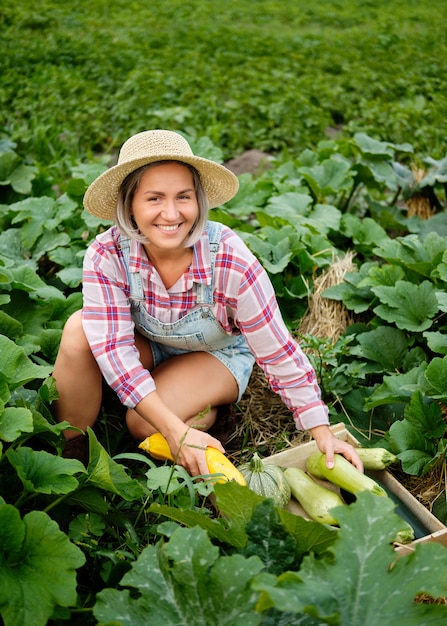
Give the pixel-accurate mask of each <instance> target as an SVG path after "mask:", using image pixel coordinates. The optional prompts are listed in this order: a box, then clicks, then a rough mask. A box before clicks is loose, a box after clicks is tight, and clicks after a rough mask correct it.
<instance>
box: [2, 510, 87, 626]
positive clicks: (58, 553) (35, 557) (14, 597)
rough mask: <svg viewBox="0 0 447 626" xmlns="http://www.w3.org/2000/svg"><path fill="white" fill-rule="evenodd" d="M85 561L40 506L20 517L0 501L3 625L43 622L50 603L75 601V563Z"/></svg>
mask: <svg viewBox="0 0 447 626" xmlns="http://www.w3.org/2000/svg"><path fill="white" fill-rule="evenodd" d="M84 562H85V557H84V555H83V554H82V552H81V550H80V549H79V548H78V547H77V546H75V545H73V544H72V543H70V541H69V539H68V537H67V536H66V535H65V534H64V533H63V532H61V531H60V530H59V527H58V525H57V524H56V522H54V521H53V520H52V519H50V518H49V517H48V515H47V514H46V513H43V512H41V511H31V512H30V513H28V514H27V515H25V516H24V518H23V520H22V519H20V514H19V511H18V510H17V509H16V508H15V507H13V506H11V505H9V504H0V614H1V616H2V618H3V623H4V626H18V625H19V624H20V626H45V625H46V624H47V623H48V620H49V618H50V617H51V614H52V613H53V610H54V608H55V607H56V606H62V607H68V606H70V605H74V604H75V602H76V571H75V570H76V569H77V568H79V567H81V566H82V565H83V564H84Z"/></svg>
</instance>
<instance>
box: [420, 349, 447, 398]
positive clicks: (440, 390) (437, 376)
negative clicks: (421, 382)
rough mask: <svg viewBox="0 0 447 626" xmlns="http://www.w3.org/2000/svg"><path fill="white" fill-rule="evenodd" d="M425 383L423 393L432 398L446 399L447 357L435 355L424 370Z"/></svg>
mask: <svg viewBox="0 0 447 626" xmlns="http://www.w3.org/2000/svg"><path fill="white" fill-rule="evenodd" d="M425 378H426V381H427V385H426V387H425V393H426V394H427V395H429V396H431V397H432V398H438V399H440V400H446V399H447V386H446V385H447V357H443V358H442V359H441V358H439V357H435V358H434V359H432V360H431V361H430V363H429V364H428V366H427V370H426V372H425Z"/></svg>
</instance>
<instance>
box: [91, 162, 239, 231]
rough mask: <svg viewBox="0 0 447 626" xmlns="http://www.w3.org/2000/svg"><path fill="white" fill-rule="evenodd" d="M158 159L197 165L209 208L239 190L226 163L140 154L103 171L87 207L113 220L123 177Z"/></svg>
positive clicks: (96, 214)
mask: <svg viewBox="0 0 447 626" xmlns="http://www.w3.org/2000/svg"><path fill="white" fill-rule="evenodd" d="M156 161H178V162H180V163H188V164H189V165H192V166H193V167H195V168H196V170H197V171H198V172H199V175H200V180H201V182H202V185H203V189H204V191H205V194H206V196H207V198H208V203H209V208H210V209H213V208H215V207H218V206H221V205H222V204H225V202H228V201H229V200H231V198H233V197H234V196H235V195H236V193H237V191H238V189H239V181H238V178H237V176H235V174H233V172H231V171H230V170H229V169H227V168H226V167H224V166H223V165H220V164H219V163H216V162H215V161H210V160H209V159H204V158H202V157H197V156H191V157H189V156H181V157H179V155H178V154H177V155H166V154H164V155H163V156H153V157H140V158H138V159H134V160H131V161H127V162H126V163H122V164H121V165H115V166H113V167H111V168H110V169H108V170H106V171H105V172H103V173H102V174H100V175H99V176H98V178H96V179H95V180H94V181H93V182H92V183H91V185H90V186H89V188H88V189H87V191H86V193H85V196H84V207H85V208H86V210H87V211H88V212H89V213H92V215H95V216H96V217H98V218H101V219H107V220H113V219H114V217H115V210H116V204H117V201H118V194H119V189H120V187H121V184H122V182H123V181H124V179H125V178H126V177H127V176H128V175H129V174H131V173H132V172H134V171H135V170H137V169H138V168H139V167H142V166H143V165H149V164H150V163H155V162H156Z"/></svg>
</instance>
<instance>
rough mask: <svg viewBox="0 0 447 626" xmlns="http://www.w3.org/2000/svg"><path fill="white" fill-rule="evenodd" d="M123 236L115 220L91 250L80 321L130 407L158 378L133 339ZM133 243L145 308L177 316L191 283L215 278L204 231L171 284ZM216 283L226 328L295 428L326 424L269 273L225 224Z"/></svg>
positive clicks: (163, 316) (190, 296) (189, 299)
mask: <svg viewBox="0 0 447 626" xmlns="http://www.w3.org/2000/svg"><path fill="white" fill-rule="evenodd" d="M118 240H119V231H118V229H117V227H116V226H113V227H111V228H110V229H109V230H107V231H106V232H104V233H102V234H101V235H99V236H98V237H97V238H96V240H95V241H94V242H93V243H92V244H91V245H90V246H89V248H88V250H87V253H86V256H85V260H84V274H83V296H84V305H83V326H84V330H85V333H86V335H87V339H88V341H89V343H90V346H91V349H92V351H93V354H94V356H95V359H96V360H97V362H98V365H99V367H100V369H101V372H102V374H103V376H104V378H105V380H106V381H107V383H108V384H109V385H110V386H111V387H112V388H113V389H114V390H115V392H116V393H117V394H118V397H119V398H120V400H121V402H122V403H123V404H124V405H125V406H128V407H134V406H135V405H136V404H138V402H140V401H141V400H142V399H143V398H144V397H145V396H147V395H148V394H149V393H151V392H152V391H154V390H155V384H154V380H153V378H152V376H151V374H150V373H149V372H148V371H147V370H146V369H144V368H143V366H142V365H141V363H140V360H139V355H138V351H137V350H136V348H135V345H134V324H133V321H132V318H131V311H130V304H129V293H130V288H129V283H128V280H127V276H126V270H125V266H124V262H123V259H122V253H121V250H120V249H119V246H118ZM130 246H131V247H130V267H132V268H134V269H135V271H138V272H139V273H140V276H141V278H142V280H143V284H144V287H145V296H146V301H145V306H146V307H147V311H148V313H149V314H150V315H151V316H153V317H155V318H157V319H159V320H160V321H162V322H168V323H172V322H175V321H177V320H178V319H180V318H181V317H182V316H183V315H185V313H187V312H188V311H189V310H190V309H191V308H192V307H194V305H195V297H194V291H193V289H192V287H193V283H194V282H198V283H201V282H203V283H205V284H210V283H211V280H212V276H211V264H210V251H209V240H208V235H207V233H206V232H204V234H203V235H202V237H201V239H200V240H199V242H198V243H197V244H195V246H194V254H193V261H192V263H191V266H190V267H189V268H188V270H187V271H186V272H185V274H184V275H183V276H182V277H181V278H180V279H179V280H178V281H177V283H176V284H175V285H173V286H172V287H171V288H169V289H166V288H165V286H164V285H163V282H162V280H161V278H160V276H159V275H158V273H157V271H156V270H155V269H154V268H153V267H152V265H151V264H150V262H149V260H148V258H147V256H146V253H145V251H144V247H143V245H142V244H141V243H139V242H137V241H131V244H130ZM213 282H214V300H215V303H214V307H213V312H214V314H215V316H216V318H217V319H218V320H219V322H220V323H221V325H222V327H223V328H224V330H225V331H226V332H228V333H229V334H234V333H236V334H239V332H240V333H242V334H243V335H244V337H245V338H246V340H247V343H248V345H249V347H250V350H251V351H252V353H253V355H254V357H255V359H256V362H257V363H258V364H259V365H260V367H261V368H262V369H263V371H264V373H265V375H266V378H267V380H268V382H269V384H270V386H271V388H272V389H273V391H275V392H276V393H278V394H279V395H280V396H281V398H282V400H283V402H284V403H285V404H286V406H287V407H289V408H290V410H291V411H292V413H293V417H294V419H295V422H296V426H297V428H299V429H308V428H313V427H315V426H319V425H321V424H328V416H327V407H326V406H325V404H324V403H323V402H322V401H321V394H320V389H319V387H318V383H317V380H316V376H315V372H314V370H313V368H312V367H311V365H310V363H309V361H308V359H307V357H306V356H305V355H304V353H303V352H302V350H301V348H300V347H299V345H298V344H297V342H296V341H295V340H294V339H293V338H292V336H291V335H290V333H289V331H288V330H287V327H286V325H285V323H284V321H283V319H282V316H281V313H280V311H279V307H278V303H277V301H276V297H275V293H274V290H273V287H272V284H271V282H270V279H269V277H268V275H267V273H266V272H265V270H264V269H263V267H262V266H261V264H260V263H259V261H258V260H257V259H256V257H255V256H254V255H253V254H252V253H251V252H250V250H249V249H248V248H247V246H246V245H245V244H244V242H243V241H242V239H241V238H240V237H239V236H238V235H237V234H236V233H234V232H233V231H232V230H230V229H229V228H227V227H226V226H224V227H223V230H222V239H221V242H220V246H219V250H218V252H217V256H216V263H215V269H214V281H213Z"/></svg>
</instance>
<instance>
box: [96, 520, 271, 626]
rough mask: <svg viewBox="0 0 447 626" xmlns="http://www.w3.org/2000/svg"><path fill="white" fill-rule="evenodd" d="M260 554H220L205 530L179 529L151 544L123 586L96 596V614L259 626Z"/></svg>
mask: <svg viewBox="0 0 447 626" xmlns="http://www.w3.org/2000/svg"><path fill="white" fill-rule="evenodd" d="M262 567H263V566H262V563H261V561H260V560H259V559H258V558H257V557H254V556H253V557H250V558H249V559H246V558H244V557H243V556H241V555H240V554H235V555H233V556H222V557H219V550H218V548H217V547H215V546H213V545H212V543H211V541H210V540H209V538H208V537H207V534H206V532H205V531H204V530H203V529H202V528H199V527H195V528H191V529H188V528H179V529H178V530H176V531H175V532H174V533H173V534H172V536H171V538H170V540H169V541H168V542H167V543H166V544H161V543H159V544H157V545H156V546H148V547H147V548H145V549H144V550H143V552H142V553H141V555H140V556H139V557H138V559H137V561H136V562H135V563H133V564H132V569H131V570H130V571H129V572H128V573H127V574H125V575H124V577H123V579H122V581H121V585H122V586H124V587H131V588H132V589H134V590H136V591H138V592H139V596H138V597H132V598H131V597H130V594H129V590H127V589H124V590H123V591H117V590H114V589H105V590H104V591H101V592H100V593H99V594H98V595H97V597H96V604H95V606H94V608H93V613H94V615H95V617H96V619H97V620H98V621H99V622H101V623H110V624H116V625H117V626H118V625H121V626H146V624H147V623H148V619H149V621H150V624H151V626H166V624H169V625H170V626H182V625H183V624H194V625H195V626H215V625H216V624H219V626H225V625H228V626H230V625H231V626H256V625H257V624H259V623H260V622H261V615H260V614H259V613H256V611H255V605H256V601H257V598H258V593H257V592H255V591H253V590H252V589H251V585H250V583H251V581H252V580H253V578H254V577H255V576H256V575H257V574H259V572H260V571H261V570H262Z"/></svg>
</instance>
